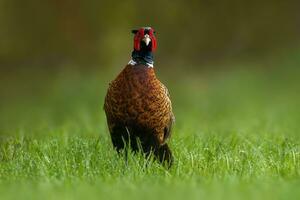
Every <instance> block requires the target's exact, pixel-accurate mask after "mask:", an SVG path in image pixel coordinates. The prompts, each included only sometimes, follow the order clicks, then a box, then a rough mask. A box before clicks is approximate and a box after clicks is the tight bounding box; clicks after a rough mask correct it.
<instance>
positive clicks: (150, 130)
mask: <svg viewBox="0 0 300 200" xmlns="http://www.w3.org/2000/svg"><path fill="white" fill-rule="evenodd" d="M104 110H105V113H106V117H107V123H108V127H109V130H110V133H111V137H112V140H113V143H114V139H116V140H117V139H118V138H120V137H124V135H126V134H128V135H130V137H132V136H134V137H137V138H138V139H139V140H140V141H141V144H142V147H143V149H144V150H145V151H147V150H149V149H154V150H155V148H157V149H158V148H160V147H161V146H163V145H165V143H166V141H167V139H168V138H169V137H170V135H171V134H170V133H171V127H172V124H173V122H174V115H173V112H172V104H171V100H170V95H169V92H168V89H167V88H166V87H165V86H164V85H163V84H162V83H161V82H160V81H159V80H158V79H157V78H156V76H155V72H154V68H151V67H147V66H145V65H141V64H140V65H127V66H126V67H125V68H124V69H123V70H122V72H121V73H120V74H119V75H118V76H117V78H116V79H115V80H114V81H112V82H111V83H110V84H109V88H108V91H107V94H106V97H105V103H104ZM124 132H126V133H124ZM123 140H124V138H123ZM125 140H126V139H125ZM114 146H115V147H116V148H117V149H118V148H120V149H121V148H122V147H118V144H114ZM167 149H169V148H168V147H167Z"/></svg>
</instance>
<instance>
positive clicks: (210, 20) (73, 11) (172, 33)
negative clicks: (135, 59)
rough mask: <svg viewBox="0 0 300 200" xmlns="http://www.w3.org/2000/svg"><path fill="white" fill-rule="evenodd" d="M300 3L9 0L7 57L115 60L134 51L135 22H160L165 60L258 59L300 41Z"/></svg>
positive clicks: (43, 61)
mask: <svg viewBox="0 0 300 200" xmlns="http://www.w3.org/2000/svg"><path fill="white" fill-rule="evenodd" d="M299 7H300V2H299V1H297V0H287V1H277V0H275V1H258V0H253V1H236V0H228V1H204V0H191V1H188V2H186V1H183V0H174V1H167V0H152V1H146V2H142V1H136V0H127V1H116V0H110V1H97V0H87V1H79V0H72V1H71V0H62V1H61V0H42V1H40V0H28V1H17V0H1V2H0V27H1V30H0V65H1V67H6V68H11V67H16V66H18V67H29V66H38V67H41V68H45V67H46V66H47V67H49V68H54V67H59V66H60V64H62V63H63V64H65V63H71V64H80V65H81V66H82V67H84V68H90V67H95V68H97V69H99V68H101V69H103V68H109V67H111V65H114V64H116V63H117V64H119V63H125V60H127V59H128V56H129V53H130V51H131V49H132V35H131V34H130V30H131V29H132V28H137V27H140V26H153V27H154V28H155V29H156V30H157V38H158V44H159V48H158V52H157V61H159V62H161V63H171V64H176V63H178V62H183V63H184V64H189V65H193V64H197V68H198V67H201V65H198V64H200V63H203V62H216V61H222V60H224V59H237V58H240V59H241V58H242V59H246V58H247V59H251V58H253V57H254V58H256V57H261V56H264V55H268V54H270V53H273V52H277V51H282V50H287V49H290V48H295V47H297V46H298V45H299V41H300V37H299V34H300V28H299V27H300V15H299ZM164 67H168V65H166V66H164ZM170 67H171V66H170Z"/></svg>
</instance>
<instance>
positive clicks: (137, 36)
mask: <svg viewBox="0 0 300 200" xmlns="http://www.w3.org/2000/svg"><path fill="white" fill-rule="evenodd" d="M148 35H149V37H150V39H151V51H155V50H156V47H157V42H156V38H155V36H154V30H153V29H149V33H148ZM144 36H145V30H144V29H143V28H141V29H139V30H138V31H137V33H136V34H135V36H134V49H135V50H136V51H140V50H141V41H142V39H143V38H144Z"/></svg>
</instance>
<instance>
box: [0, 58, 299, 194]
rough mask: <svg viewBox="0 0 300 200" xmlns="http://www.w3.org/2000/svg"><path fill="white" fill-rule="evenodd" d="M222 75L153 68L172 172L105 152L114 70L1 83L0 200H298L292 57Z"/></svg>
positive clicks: (23, 75) (220, 71)
mask: <svg viewBox="0 0 300 200" xmlns="http://www.w3.org/2000/svg"><path fill="white" fill-rule="evenodd" d="M275 60H276V59H275ZM244 65H246V66H244ZM261 65H268V66H269V67H264V68H261ZM229 66H230V65H229ZM229 66H228V67H226V66H225V67H224V66H222V68H218V64H215V65H212V66H210V69H209V70H207V69H206V70H203V69H202V70H201V69H199V70H197V69H195V67H187V66H178V67H177V68H176V69H171V68H168V69H163V66H159V64H158V65H157V74H158V76H159V78H160V79H161V80H162V81H163V82H164V83H165V84H166V85H167V86H168V88H169V90H170V93H171V98H172V101H173V107H174V113H175V115H176V123H175V126H174V129H173V130H174V131H173V136H172V138H171V140H170V141H169V143H170V146H171V148H172V149H173V153H174V156H175V163H174V166H173V167H172V168H171V169H170V170H167V169H165V168H163V167H162V166H160V165H159V164H158V163H156V162H155V161H153V160H151V159H150V160H148V161H146V160H145V159H144V158H143V157H142V155H141V154H137V155H132V154H129V158H128V160H127V162H126V161H125V160H124V158H123V157H122V156H121V157H120V156H118V155H117V154H116V152H115V151H113V149H112V145H111V142H110V138H109V134H108V130H107V126H106V121H105V115H104V112H103V110H102V105H103V100H104V95H105V91H106V88H107V85H108V82H109V80H111V79H112V78H113V77H115V75H116V73H117V72H118V71H119V70H120V68H113V69H112V70H110V71H105V73H104V72H102V71H100V70H99V71H98V72H96V73H94V72H80V71H79V70H74V69H73V70H72V69H70V68H68V67H66V68H65V69H64V70H61V71H59V72H57V71H55V70H53V71H47V72H42V71H37V72H35V74H34V75H33V73H32V72H31V71H27V70H23V71H19V72H18V73H17V72H15V73H13V74H11V75H8V76H7V77H1V79H2V80H1V86H0V88H1V101H0V103H1V104H0V111H1V114H0V199H45V200H46V199H83V198H98V199H101V198H102V199H131V200H133V199H157V198H164V199H184V198H187V199H300V190H299V188H300V145H299V142H300V124H299V122H300V93H299V91H300V84H299V83H300V81H299V74H300V73H299V72H300V70H299V66H300V60H299V58H298V56H291V58H288V59H287V58H285V59H277V61H274V60H272V62H271V61H264V62H262V63H255V62H247V63H246V64H245V63H243V64H234V66H231V67H229ZM170 70H172V71H170Z"/></svg>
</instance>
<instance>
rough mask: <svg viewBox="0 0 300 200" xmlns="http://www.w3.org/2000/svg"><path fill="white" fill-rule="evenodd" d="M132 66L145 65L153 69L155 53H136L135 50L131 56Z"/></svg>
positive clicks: (130, 62)
mask: <svg viewBox="0 0 300 200" xmlns="http://www.w3.org/2000/svg"><path fill="white" fill-rule="evenodd" d="M128 64H130V65H138V64H143V65H146V66H148V67H153V64H154V61H153V53H152V52H151V51H136V50H134V51H133V52H132V54H131V60H130V61H129V63H128Z"/></svg>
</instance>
